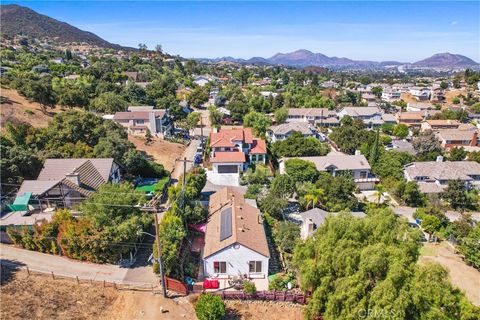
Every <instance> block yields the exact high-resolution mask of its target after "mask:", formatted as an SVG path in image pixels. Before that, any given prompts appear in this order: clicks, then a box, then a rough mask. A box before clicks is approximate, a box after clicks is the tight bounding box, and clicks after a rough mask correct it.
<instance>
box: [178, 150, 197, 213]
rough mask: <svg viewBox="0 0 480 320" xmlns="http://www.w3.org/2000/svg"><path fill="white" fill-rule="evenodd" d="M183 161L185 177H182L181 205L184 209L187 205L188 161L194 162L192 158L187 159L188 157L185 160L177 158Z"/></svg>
mask: <svg viewBox="0 0 480 320" xmlns="http://www.w3.org/2000/svg"><path fill="white" fill-rule="evenodd" d="M177 161H180V162H183V177H182V200H181V207H182V209H183V208H184V207H185V199H184V198H185V183H186V179H187V162H193V161H191V160H187V157H184V158H183V160H177Z"/></svg>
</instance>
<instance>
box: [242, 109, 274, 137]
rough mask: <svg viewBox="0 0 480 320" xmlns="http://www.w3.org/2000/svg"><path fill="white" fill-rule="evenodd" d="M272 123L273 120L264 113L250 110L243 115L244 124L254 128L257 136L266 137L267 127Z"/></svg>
mask: <svg viewBox="0 0 480 320" xmlns="http://www.w3.org/2000/svg"><path fill="white" fill-rule="evenodd" d="M271 124H272V120H271V119H270V118H269V117H268V116H267V115H266V114H263V113H260V112H256V111H250V112H249V113H247V114H246V115H245V116H244V117H243V125H244V126H245V127H246V128H252V129H253V133H254V134H255V135H256V136H259V137H264V136H265V133H266V131H267V128H268V127H270V125H271Z"/></svg>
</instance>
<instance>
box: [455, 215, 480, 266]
mask: <svg viewBox="0 0 480 320" xmlns="http://www.w3.org/2000/svg"><path fill="white" fill-rule="evenodd" d="M458 251H459V252H460V253H461V254H462V255H463V256H464V258H465V261H466V262H467V264H469V265H471V266H473V267H475V268H477V269H479V270H480V224H477V225H476V227H475V228H473V229H472V230H471V231H470V232H469V233H468V235H467V236H466V237H464V238H463V239H461V242H460V245H459V246H458Z"/></svg>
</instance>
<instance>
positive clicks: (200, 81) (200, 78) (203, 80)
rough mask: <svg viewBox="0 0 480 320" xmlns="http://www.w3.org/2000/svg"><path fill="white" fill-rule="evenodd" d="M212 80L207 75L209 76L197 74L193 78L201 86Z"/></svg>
mask: <svg viewBox="0 0 480 320" xmlns="http://www.w3.org/2000/svg"><path fill="white" fill-rule="evenodd" d="M210 81H211V79H210V77H207V76H196V77H194V78H193V82H194V83H195V84H196V85H198V86H200V87H204V86H205V85H207V84H208V83H209V82H210Z"/></svg>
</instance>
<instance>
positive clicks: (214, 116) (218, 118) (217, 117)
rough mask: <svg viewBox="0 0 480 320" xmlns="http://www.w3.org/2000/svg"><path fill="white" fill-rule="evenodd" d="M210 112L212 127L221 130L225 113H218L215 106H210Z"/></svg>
mask: <svg viewBox="0 0 480 320" xmlns="http://www.w3.org/2000/svg"><path fill="white" fill-rule="evenodd" d="M208 111H209V114H208V118H209V120H210V124H211V125H212V127H214V128H220V126H221V125H222V121H223V113H221V112H220V111H218V109H217V108H216V107H215V106H210V107H209V108H208Z"/></svg>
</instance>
